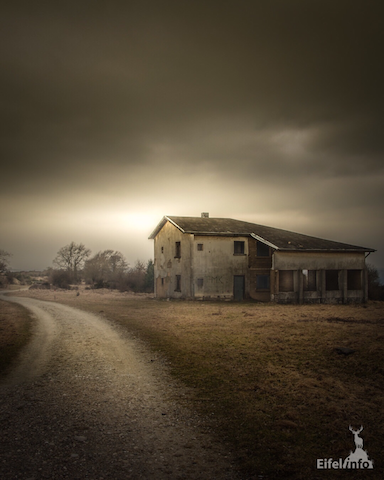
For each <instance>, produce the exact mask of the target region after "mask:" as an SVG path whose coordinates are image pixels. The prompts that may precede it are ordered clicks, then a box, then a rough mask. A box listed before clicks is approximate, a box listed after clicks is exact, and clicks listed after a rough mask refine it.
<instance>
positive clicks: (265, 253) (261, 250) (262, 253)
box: [257, 242, 269, 257]
mask: <svg viewBox="0 0 384 480" xmlns="http://www.w3.org/2000/svg"><path fill="white" fill-rule="evenodd" d="M257 256H258V257H269V247H268V245H265V243H262V242H257Z"/></svg>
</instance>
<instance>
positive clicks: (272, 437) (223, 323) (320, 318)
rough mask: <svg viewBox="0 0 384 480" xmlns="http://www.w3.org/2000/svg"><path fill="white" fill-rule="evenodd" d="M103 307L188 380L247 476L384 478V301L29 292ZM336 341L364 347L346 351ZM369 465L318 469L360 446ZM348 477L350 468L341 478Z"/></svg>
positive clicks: (193, 397) (194, 401) (193, 401)
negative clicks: (320, 462)
mask: <svg viewBox="0 0 384 480" xmlns="http://www.w3.org/2000/svg"><path fill="white" fill-rule="evenodd" d="M26 294H27V295H28V296H35V297H37V298H41V299H46V300H51V301H59V302H61V303H66V304H68V305H72V306H76V307H78V308H81V309H84V310H87V311H91V312H95V313H100V312H101V311H102V315H104V316H105V317H106V318H108V319H109V320H111V321H112V322H116V323H118V324H119V325H122V326H123V327H124V328H126V329H128V330H129V331H130V332H132V333H133V334H134V335H136V336H138V337H139V338H141V339H143V340H144V341H145V342H146V343H147V344H148V345H149V346H150V347H151V348H152V349H153V350H154V351H156V352H158V353H160V354H161V355H162V356H163V357H164V358H165V359H166V361H167V362H168V363H169V366H170V369H171V372H172V373H173V374H174V375H175V376H176V377H177V378H178V379H180V380H181V381H182V382H183V383H184V384H185V385H186V386H188V387H189V389H188V391H189V392H190V393H189V398H188V402H189V403H190V405H191V406H192V408H195V409H197V410H198V411H200V412H201V413H202V414H204V416H205V417H206V418H208V419H209V421H210V422H212V425H213V426H214V429H215V430H216V432H217V434H218V435H219V436H220V437H221V438H222V439H224V440H225V442H227V443H228V444H229V445H231V448H232V451H233V452H235V454H236V456H237V459H238V462H239V465H240V466H241V468H242V469H243V471H244V473H245V475H247V477H248V478H255V479H256V478H267V479H278V478H279V479H280V478H295V479H304V478H305V479H307V478H311V479H312V478H327V479H332V478H340V475H341V474H343V473H345V476H346V477H348V479H357V478H359V479H360V478H365V477H367V478H368V476H369V478H383V476H384V469H383V462H382V459H381V450H382V447H383V445H384V395H383V394H384V305H383V303H379V302H377V303H373V302H372V303H369V304H368V305H357V306H353V305H349V306H344V305H340V306H339V305H306V306H298V305H296V306H295V305H272V304H258V303H241V304H240V303H208V302H187V301H169V302H167V301H157V300H153V299H150V298H148V297H146V296H139V295H138V296H133V295H129V294H124V293H118V292H108V291H105V290H104V291H81V293H80V295H78V296H76V292H74V291H66V292H65V291H56V292H53V291H36V290H35V291H29V292H27V293H26ZM337 347H348V348H351V349H353V350H355V352H354V353H353V354H351V355H343V354H339V353H337V351H336V348H337ZM350 424H351V425H352V426H354V427H355V428H356V427H359V426H360V425H363V426H364V430H363V431H362V433H361V434H360V436H361V437H362V438H363V439H364V449H365V450H367V452H368V455H369V457H370V458H371V459H373V460H374V469H373V470H371V471H365V472H362V471H348V472H340V471H339V470H317V469H316V460H317V459H318V458H331V457H332V458H334V459H339V458H343V459H344V458H346V457H347V456H348V455H349V453H350V451H351V450H352V451H353V450H354V449H355V445H354V442H353V435H352V434H351V432H350V431H349V429H348V426H349V425H350ZM343 476H344V475H343Z"/></svg>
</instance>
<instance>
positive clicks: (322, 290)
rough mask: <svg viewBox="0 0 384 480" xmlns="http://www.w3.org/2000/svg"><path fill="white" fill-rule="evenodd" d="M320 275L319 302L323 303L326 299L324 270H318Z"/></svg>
mask: <svg viewBox="0 0 384 480" xmlns="http://www.w3.org/2000/svg"><path fill="white" fill-rule="evenodd" d="M319 274H320V275H319V276H320V284H319V291H320V303H325V301H326V289H325V287H326V285H325V270H320V271H319Z"/></svg>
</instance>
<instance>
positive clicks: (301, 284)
mask: <svg viewBox="0 0 384 480" xmlns="http://www.w3.org/2000/svg"><path fill="white" fill-rule="evenodd" d="M297 275H298V277H299V282H298V284H299V285H298V286H299V303H300V305H301V304H302V303H303V302H304V278H303V272H302V270H298V271H297Z"/></svg>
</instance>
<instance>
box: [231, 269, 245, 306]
mask: <svg viewBox="0 0 384 480" xmlns="http://www.w3.org/2000/svg"><path fill="white" fill-rule="evenodd" d="M244 293H245V277H244V275H234V276H233V299H234V300H235V301H236V302H241V301H242V300H244Z"/></svg>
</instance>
